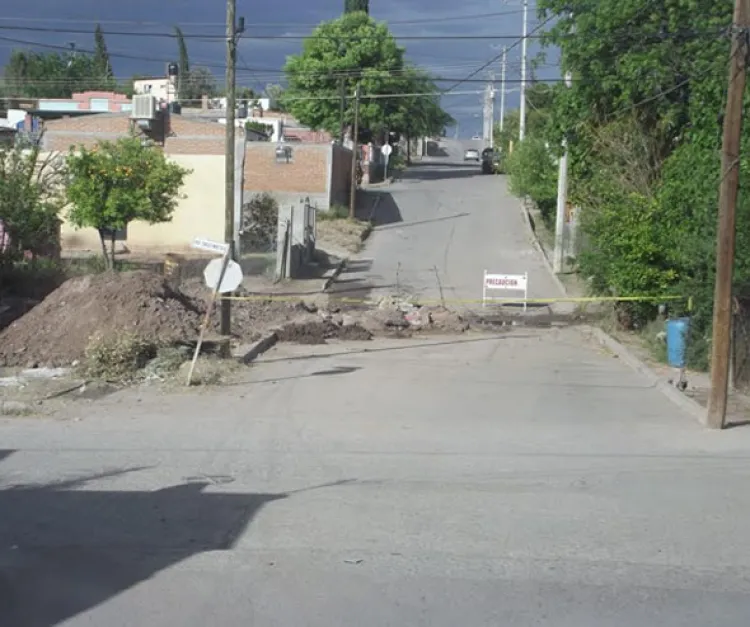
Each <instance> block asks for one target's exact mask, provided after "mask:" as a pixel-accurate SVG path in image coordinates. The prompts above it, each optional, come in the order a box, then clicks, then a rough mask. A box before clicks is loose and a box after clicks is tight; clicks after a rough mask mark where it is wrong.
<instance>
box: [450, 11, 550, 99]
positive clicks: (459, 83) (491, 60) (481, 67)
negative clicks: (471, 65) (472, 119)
mask: <svg viewBox="0 0 750 627" xmlns="http://www.w3.org/2000/svg"><path fill="white" fill-rule="evenodd" d="M553 17H554V16H552V15H550V16H549V17H548V18H547V19H546V20H544V21H543V22H540V23H539V24H537V25H536V26H535V27H534V28H533V29H532V30H531V32H530V33H528V34H527V35H526V37H523V36H522V37H520V38H519V39H518V40H516V41H515V42H514V43H513V44H511V45H510V46H508V47H507V49H506V50H505V52H501V53H500V54H497V55H495V56H494V57H492V58H491V59H490V60H489V61H487V63H485V64H484V65H482V66H480V67H479V68H477V69H476V70H474V71H473V72H471V73H470V74H469V75H468V76H467V77H466V78H463V79H461V80H459V81H457V82H456V83H455V84H454V85H451V86H450V87H448V89H446V90H444V92H443V93H445V92H449V91H452V90H454V89H455V88H456V87H458V86H459V85H463V84H464V83H465V82H467V81H469V80H471V79H472V78H473V77H474V76H476V75H477V74H479V73H480V72H481V71H482V70H484V69H486V68H488V67H489V66H490V65H492V64H493V63H497V62H498V61H499V60H500V59H502V58H503V54H505V53H507V52H509V51H510V50H513V48H515V47H516V46H518V45H519V44H520V43H522V42H523V41H524V39H528V38H529V36H531V35H533V34H534V33H536V32H537V31H539V30H540V29H541V28H544V26H546V25H547V24H549V22H551V21H552V19H553Z"/></svg>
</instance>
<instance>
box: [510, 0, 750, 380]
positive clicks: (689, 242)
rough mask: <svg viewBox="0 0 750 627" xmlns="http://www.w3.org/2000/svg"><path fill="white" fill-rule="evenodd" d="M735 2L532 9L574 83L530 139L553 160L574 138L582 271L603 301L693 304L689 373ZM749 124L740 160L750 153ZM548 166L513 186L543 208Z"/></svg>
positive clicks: (703, 321)
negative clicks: (678, 299) (646, 298)
mask: <svg viewBox="0 0 750 627" xmlns="http://www.w3.org/2000/svg"><path fill="white" fill-rule="evenodd" d="M732 4H733V3H732V2H731V1H730V0H720V1H716V0H691V1H690V2H685V1H683V0H598V1H597V2H590V1H588V0H539V2H538V7H539V11H540V14H541V16H542V17H550V16H551V17H555V18H556V22H555V25H554V26H553V27H552V28H551V29H550V31H549V32H548V33H547V34H546V38H547V41H548V42H549V43H550V44H554V45H556V46H558V47H559V48H560V50H561V53H562V55H561V58H562V65H563V68H564V70H569V71H570V72H571V74H572V78H573V83H572V87H570V88H566V87H564V86H563V85H556V86H555V87H553V88H551V90H550V94H551V96H552V98H551V99H550V100H549V101H548V102H545V103H543V105H542V107H541V109H542V110H543V111H545V117H546V120H545V121H544V124H543V125H542V128H540V129H537V130H535V131H534V132H529V134H528V137H529V140H527V141H528V142H529V143H533V142H534V141H537V142H538V140H543V141H545V142H546V143H547V144H548V145H549V146H550V150H549V151H548V152H549V154H554V153H555V152H558V148H557V147H558V146H560V142H561V140H562V139H563V138H567V140H568V146H569V154H570V180H569V189H570V199H571V200H572V201H573V202H575V203H576V204H577V205H578V206H580V207H581V212H582V213H581V220H582V228H583V233H582V236H583V240H584V242H585V246H584V249H583V251H582V253H581V256H580V259H579V264H580V270H581V272H582V273H583V274H584V276H586V277H587V278H590V280H591V288H592V290H593V291H594V292H596V293H603V294H607V295H611V294H615V295H638V294H644V295H657V294H664V293H674V294H679V295H683V296H692V297H693V300H694V307H695V308H694V310H693V311H692V316H693V325H692V328H693V330H694V332H695V333H694V336H693V338H692V339H691V343H690V351H689V357H690V360H691V362H692V364H693V365H695V366H706V365H707V363H706V347H707V342H708V337H709V335H710V325H711V310H712V291H713V281H714V273H715V251H714V241H715V235H716V207H717V204H718V198H717V196H718V194H717V190H718V183H719V178H720V157H719V150H720V139H721V115H722V112H723V108H724V100H725V92H726V77H727V60H728V58H729V48H730V39H729V36H728V33H729V32H730V26H731V21H732ZM530 109H531V110H532V111H533V110H534V107H530ZM529 128H530V125H529ZM745 129H746V130H745V132H744V135H743V140H742V142H743V150H742V153H741V154H742V155H747V154H748V149H750V128H748V127H745ZM526 143H527V142H526V141H525V142H524V144H526ZM525 150H531V148H527V147H526V146H524V147H523V148H522V150H521V152H523V151H525ZM539 157H541V154H540V155H539ZM527 165H529V166H531V164H530V163H527ZM550 167H551V166H550V164H549V163H546V162H545V164H544V166H543V167H542V168H538V167H537V168H533V167H532V169H531V170H527V171H526V172H525V176H526V177H527V178H529V177H530V178H531V179H532V180H531V181H528V180H527V181H526V183H527V185H526V186H525V187H524V188H523V190H519V191H525V192H526V193H529V191H528V190H532V193H533V194H536V195H537V196H538V198H536V200H538V201H540V202H541V203H544V202H547V201H548V200H549V188H548V186H545V185H544V184H543V183H545V182H548V180H549V178H550V174H549V172H550ZM741 169H742V172H743V173H744V172H748V171H750V159H748V158H747V157H744V156H743V158H742V161H741ZM553 171H554V170H553ZM553 176H554V177H555V178H556V173H555V174H554V175H553ZM747 181H748V177H746V176H741V186H742V189H741V192H740V201H739V206H738V210H737V234H738V239H737V258H736V266H735V281H736V285H737V287H738V288H742V287H743V286H745V285H748V284H750V197H749V196H748V194H747V192H748V191H750V185H749V184H748V183H747ZM745 188H748V189H747V190H746V189H745ZM540 190H541V191H540ZM678 307H679V306H678ZM673 313H682V312H681V311H679V310H678V311H673ZM620 314H621V319H622V321H623V322H625V323H626V324H627V325H629V326H639V325H641V324H643V323H645V322H646V321H647V320H648V319H649V318H650V317H652V316H653V315H655V308H654V307H653V306H651V305H633V304H630V305H623V306H622V307H620Z"/></svg>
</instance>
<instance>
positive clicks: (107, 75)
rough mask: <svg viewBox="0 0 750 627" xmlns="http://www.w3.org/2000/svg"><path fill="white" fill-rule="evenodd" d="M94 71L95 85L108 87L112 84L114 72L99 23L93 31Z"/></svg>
mask: <svg viewBox="0 0 750 627" xmlns="http://www.w3.org/2000/svg"><path fill="white" fill-rule="evenodd" d="M94 71H95V72H96V77H95V81H96V82H97V83H98V85H97V86H99V87H101V88H105V89H109V88H111V87H112V86H113V84H114V76H115V75H114V72H113V71H112V64H111V63H110V60H109V52H108V50H107V42H106V40H105V39H104V32H103V31H102V26H101V24H97V25H96V30H95V31H94Z"/></svg>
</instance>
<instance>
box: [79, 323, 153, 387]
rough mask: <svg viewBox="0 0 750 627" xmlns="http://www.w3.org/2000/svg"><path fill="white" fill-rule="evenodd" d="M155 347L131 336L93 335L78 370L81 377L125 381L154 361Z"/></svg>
mask: <svg viewBox="0 0 750 627" xmlns="http://www.w3.org/2000/svg"><path fill="white" fill-rule="evenodd" d="M157 348H158V347H157V345H156V344H155V343H154V342H151V341H148V340H146V339H144V338H143V337H141V336H139V335H135V334H130V333H125V334H122V335H113V336H103V335H100V334H97V335H94V336H93V337H92V338H91V340H90V341H89V344H88V346H87V347H86V352H85V356H84V360H83V363H82V365H81V369H82V371H83V373H84V374H85V376H87V377H90V378H94V379H104V380H106V381H129V380H132V379H133V378H135V376H136V374H137V372H138V371H139V370H141V369H142V368H144V367H145V366H146V364H147V363H148V362H149V360H151V359H153V358H154V357H156V354H157Z"/></svg>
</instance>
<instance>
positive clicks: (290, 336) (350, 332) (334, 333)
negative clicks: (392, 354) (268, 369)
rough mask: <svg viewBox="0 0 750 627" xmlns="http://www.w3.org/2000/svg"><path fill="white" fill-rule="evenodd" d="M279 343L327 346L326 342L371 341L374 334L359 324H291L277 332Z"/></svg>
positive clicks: (310, 321) (323, 322)
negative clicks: (334, 340)
mask: <svg viewBox="0 0 750 627" xmlns="http://www.w3.org/2000/svg"><path fill="white" fill-rule="evenodd" d="M276 336H277V337H278V340H279V342H291V343H294V344H325V343H326V340H332V339H339V340H348V341H357V340H371V339H372V334H371V333H370V332H369V331H367V330H365V329H363V328H362V327H361V326H360V325H358V324H352V325H343V326H342V325H339V324H336V323H335V322H332V321H331V320H306V321H301V322H290V323H288V324H285V325H283V326H281V327H280V328H279V329H278V330H277V331H276Z"/></svg>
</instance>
